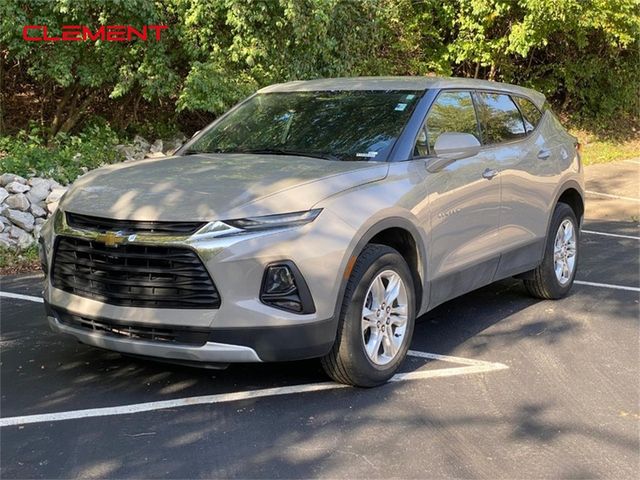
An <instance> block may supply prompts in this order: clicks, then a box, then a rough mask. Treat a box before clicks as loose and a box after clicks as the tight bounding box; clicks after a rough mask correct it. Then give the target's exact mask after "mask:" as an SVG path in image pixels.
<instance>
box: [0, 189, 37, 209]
mask: <svg viewBox="0 0 640 480" xmlns="http://www.w3.org/2000/svg"><path fill="white" fill-rule="evenodd" d="M4 204H5V205H6V206H7V207H9V208H13V209H15V210H22V211H23V212H26V211H27V210H29V206H30V205H31V203H30V202H29V200H27V196H26V195H25V194H24V193H16V194H15V195H9V196H8V197H7V199H6V200H5V201H4Z"/></svg>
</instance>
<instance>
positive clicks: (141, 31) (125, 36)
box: [22, 25, 169, 42]
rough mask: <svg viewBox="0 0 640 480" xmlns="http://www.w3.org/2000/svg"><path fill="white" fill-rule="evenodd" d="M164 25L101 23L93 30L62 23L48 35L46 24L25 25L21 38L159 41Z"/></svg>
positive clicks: (42, 40)
mask: <svg viewBox="0 0 640 480" xmlns="http://www.w3.org/2000/svg"><path fill="white" fill-rule="evenodd" d="M168 28H169V27H168V26H166V25H143V26H142V27H140V28H135V27H132V26H130V25H103V26H101V27H98V28H96V29H95V30H94V29H92V28H90V27H87V26H86V25H63V26H62V28H61V29H60V35H57V36H56V35H53V36H50V35H49V29H48V28H47V26H46V25H25V26H24V27H23V28H22V38H23V39H24V40H26V41H27V42H83V41H85V40H92V41H96V40H103V41H106V42H130V41H131V40H135V39H140V40H144V41H147V40H155V41H157V42H158V41H160V38H161V35H162V30H166V29H168Z"/></svg>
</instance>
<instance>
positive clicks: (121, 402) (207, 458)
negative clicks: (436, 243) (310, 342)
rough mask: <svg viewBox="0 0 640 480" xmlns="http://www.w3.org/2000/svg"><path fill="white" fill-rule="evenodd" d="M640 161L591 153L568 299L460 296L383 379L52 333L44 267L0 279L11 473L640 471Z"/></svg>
mask: <svg viewBox="0 0 640 480" xmlns="http://www.w3.org/2000/svg"><path fill="white" fill-rule="evenodd" d="M639 175H640V160H627V161H622V162H617V163H615V164H607V165H599V166H593V167H588V169H587V178H588V183H587V189H588V191H589V192H590V193H589V194H588V198H587V200H588V205H587V214H586V222H585V225H584V227H583V230H584V232H583V235H582V238H581V242H582V250H581V259H580V264H579V268H578V275H577V279H578V280H579V281H578V282H577V284H576V285H575V286H574V288H573V290H572V292H571V294H570V295H569V296H568V297H567V298H565V299H563V300H561V301H557V302H552V301H537V300H534V299H532V298H529V297H528V296H527V295H526V294H525V292H524V289H523V288H522V286H521V284H520V282H519V281H517V280H506V281H502V282H498V283H496V284H493V285H491V286H489V287H486V288H483V289H481V290H478V291H476V292H473V293H471V294H468V295H466V296H464V297H462V298H459V299H456V300H454V301H451V302H448V303H447V304H445V305H442V306H441V307H438V308H437V309H436V310H434V311H432V312H430V313H428V314H427V315H426V316H424V317H423V318H421V319H420V320H421V321H420V323H419V324H418V325H417V327H416V331H415V334H414V340H413V344H412V346H411V348H412V351H413V352H415V353H414V355H412V356H411V357H409V359H408V361H407V362H406V364H405V365H404V367H403V374H402V375H400V376H398V377H397V378H396V379H395V380H396V381H393V382H390V383H389V384H387V385H384V386H382V387H379V388H376V389H369V390H367V389H355V388H350V387H339V386H338V385H336V384H331V383H328V381H327V379H326V377H325V376H324V375H323V374H322V372H321V370H320V368H319V365H318V364H317V362H314V361H308V362H299V363H291V364H271V365H237V366H232V367H230V368H229V369H227V370H223V371H217V370H202V369H194V368H187V367H179V366H172V365H165V364H160V363H153V362H149V361H143V360H137V359H131V358H127V357H122V356H120V355H119V354H116V353H111V352H105V351H100V350H95V349H92V348H89V347H86V346H82V345H79V344H77V343H75V342H74V341H73V340H71V339H67V338H65V337H61V336H57V335H54V334H52V333H50V332H49V331H48V329H47V328H46V326H45V315H44V312H43V308H42V305H41V304H40V303H38V302H37V297H38V295H39V290H40V286H39V281H40V277H38V276H37V275H30V276H29V275H27V276H19V277H5V278H2V280H1V282H2V285H1V287H0V290H1V291H2V292H5V294H4V295H5V296H2V297H0V301H1V307H0V308H1V317H0V319H1V323H0V328H1V340H0V347H1V350H0V374H1V377H0V389H1V392H0V393H1V401H0V417H1V418H0V436H1V437H0V439H1V443H0V476H1V477H2V478H59V477H64V478H71V477H74V478H75V477H88V478H91V477H117V478H131V477H145V478H150V477H170V478H196V477H197V478H200V477H240V478H291V477H331V478H345V477H358V478H365V477H366V478H382V477H384V478H388V477H394V478H397V477H400V478H418V477H419V478H424V477H433V478H492V479H493V478H541V477H545V478H549V477H553V478H560V477H562V478H595V477H603V478H632V477H633V478H636V475H637V472H638V470H639V468H640V442H639V438H640V409H639V399H640V366H639V358H640V343H639V326H640V321H639V308H640V305H639V295H640V278H639V277H640V275H639V272H640V259H639V252H640V250H639V247H640V228H639V225H638V222H639V217H640V192H639V188H640V181H639V180H640V179H639ZM6 293H9V294H17V295H25V296H28V297H29V298H14V297H10V296H6ZM33 297H36V298H33ZM420 352H422V353H420ZM91 409H97V410H91Z"/></svg>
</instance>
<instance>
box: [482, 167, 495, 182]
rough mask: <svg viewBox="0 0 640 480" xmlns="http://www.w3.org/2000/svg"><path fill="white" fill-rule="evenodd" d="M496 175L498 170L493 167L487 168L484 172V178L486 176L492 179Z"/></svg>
mask: <svg viewBox="0 0 640 480" xmlns="http://www.w3.org/2000/svg"><path fill="white" fill-rule="evenodd" d="M496 175H498V171H497V170H493V169H491V168H487V169H486V170H485V171H484V172H482V178H486V179H487V180H491V179H492V178H493V177H495V176H496Z"/></svg>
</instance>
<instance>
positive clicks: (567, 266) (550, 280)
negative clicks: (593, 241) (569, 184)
mask: <svg viewBox="0 0 640 480" xmlns="http://www.w3.org/2000/svg"><path fill="white" fill-rule="evenodd" d="M578 239H579V228H578V221H577V219H576V216H575V213H574V212H573V210H572V209H571V207H569V205H567V204H565V203H558V205H557V206H556V209H555V211H554V212H553V217H552V219H551V227H550V229H549V236H548V238H547V244H546V248H545V254H544V259H543V260H542V263H541V264H540V265H539V266H538V268H536V269H535V270H533V271H532V272H530V275H529V277H530V278H526V279H525V280H524V286H525V287H526V289H527V291H528V292H529V293H530V294H531V295H533V296H534V297H537V298H543V299H549V300H551V299H558V298H562V297H564V296H565V295H566V294H567V293H569V290H570V289H571V286H572V285H573V280H574V278H575V275H576V269H577V266H578V245H579V243H578Z"/></svg>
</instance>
